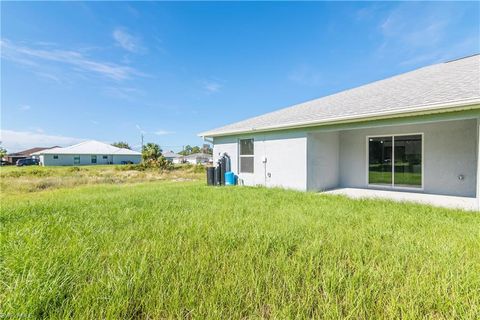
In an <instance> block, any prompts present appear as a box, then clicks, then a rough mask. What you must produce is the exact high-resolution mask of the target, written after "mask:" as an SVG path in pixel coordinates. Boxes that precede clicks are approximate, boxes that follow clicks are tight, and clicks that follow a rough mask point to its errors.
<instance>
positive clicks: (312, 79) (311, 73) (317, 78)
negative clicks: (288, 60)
mask: <svg viewBox="0 0 480 320" xmlns="http://www.w3.org/2000/svg"><path fill="white" fill-rule="evenodd" d="M288 78H289V79H290V80H291V81H293V82H295V83H297V84H300V85H305V86H312V87H316V86H319V85H321V84H322V76H321V74H320V73H319V72H317V71H316V70H315V69H314V68H312V67H310V66H308V65H306V64H302V65H300V66H297V67H295V68H294V69H293V70H292V72H291V73H290V74H289V76H288Z"/></svg>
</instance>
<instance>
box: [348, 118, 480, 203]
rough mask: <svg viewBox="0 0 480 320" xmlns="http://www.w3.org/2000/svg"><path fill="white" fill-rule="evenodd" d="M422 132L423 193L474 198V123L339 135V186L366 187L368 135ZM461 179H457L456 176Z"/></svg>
mask: <svg viewBox="0 0 480 320" xmlns="http://www.w3.org/2000/svg"><path fill="white" fill-rule="evenodd" d="M409 133H423V134H424V136H423V144H424V190H423V192H425V193H432V194H444V195H455V196H467V197H475V194H476V184H477V173H476V172H477V170H476V164H477V122H476V120H475V119H472V120H459V121H444V122H437V123H427V124H415V125H404V126H389V127H380V128H370V129H358V130H347V131H342V132H340V158H339V160H340V183H339V186H340V187H353V188H366V187H367V186H368V184H367V175H366V170H367V145H366V139H367V136H369V135H383V134H385V135H389V134H409ZM459 175H463V176H464V179H463V180H459V179H458V176H459Z"/></svg>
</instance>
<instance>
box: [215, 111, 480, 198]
mask: <svg viewBox="0 0 480 320" xmlns="http://www.w3.org/2000/svg"><path fill="white" fill-rule="evenodd" d="M479 125H480V120H477V119H476V118H475V119H467V120H452V121H444V120H442V121H438V122H428V123H415V124H409V125H394V124H389V125H382V126H375V125H371V126H370V125H369V127H363V128H359V129H345V128H342V130H340V131H339V130H335V129H334V128H333V129H327V130H324V129H322V128H314V129H305V130H304V131H301V130H297V131H283V132H271V133H266V134H260V133H258V134H253V135H239V136H231V137H218V138H215V139H214V148H213V150H214V153H213V155H214V162H215V163H216V161H217V160H218V158H219V156H220V155H221V154H223V153H224V152H226V153H227V154H229V155H230V157H231V164H232V171H234V172H235V174H238V167H239V166H238V140H239V139H247V138H254V139H255V144H254V146H255V162H254V171H255V173H254V174H245V173H243V174H239V178H240V179H241V180H242V181H243V182H244V184H246V185H266V186H279V187H284V188H292V189H297V190H312V191H317V190H327V189H332V188H336V187H351V188H368V187H369V186H368V181H367V136H370V135H391V134H412V133H423V160H424V165H423V168H424V169H423V170H424V171H423V172H424V175H423V178H424V181H423V190H417V191H418V192H424V193H430V194H440V195H454V196H466V197H475V196H476V193H477V192H476V191H477V179H480V172H478V173H477V163H480V162H479V159H478V158H479V150H478V139H479V130H480V129H479ZM264 156H265V157H266V158H267V162H266V164H264V163H262V159H263V157H264ZM268 173H270V175H271V176H270V177H268ZM477 174H478V177H479V178H477ZM460 175H462V176H463V177H464V179H463V180H460V179H459V178H458V177H459V176H460ZM478 185H479V186H480V181H479V183H478ZM478 197H479V201H480V193H479V195H478Z"/></svg>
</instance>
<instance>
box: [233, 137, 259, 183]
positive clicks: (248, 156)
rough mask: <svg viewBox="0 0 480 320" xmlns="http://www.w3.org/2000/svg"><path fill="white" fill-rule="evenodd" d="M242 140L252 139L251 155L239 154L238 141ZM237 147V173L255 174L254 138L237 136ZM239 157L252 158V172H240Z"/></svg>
mask: <svg viewBox="0 0 480 320" xmlns="http://www.w3.org/2000/svg"><path fill="white" fill-rule="evenodd" d="M242 140H252V143H253V154H252V155H250V154H249V155H241V154H240V152H241V150H240V149H241V148H240V141H242ZM237 148H238V173H239V174H255V138H239V139H238V141H237ZM241 158H252V159H253V172H242V171H240V170H241V168H242V167H241Z"/></svg>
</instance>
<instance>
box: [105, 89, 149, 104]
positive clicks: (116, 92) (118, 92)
mask: <svg viewBox="0 0 480 320" xmlns="http://www.w3.org/2000/svg"><path fill="white" fill-rule="evenodd" d="M104 93H105V95H107V96H109V97H112V98H116V99H122V100H129V101H133V100H135V98H136V97H138V96H140V95H143V94H144V92H143V91H142V90H140V89H137V88H130V87H107V88H105V89H104Z"/></svg>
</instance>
